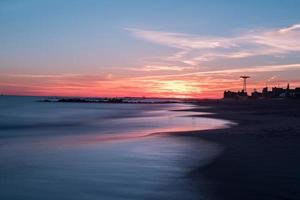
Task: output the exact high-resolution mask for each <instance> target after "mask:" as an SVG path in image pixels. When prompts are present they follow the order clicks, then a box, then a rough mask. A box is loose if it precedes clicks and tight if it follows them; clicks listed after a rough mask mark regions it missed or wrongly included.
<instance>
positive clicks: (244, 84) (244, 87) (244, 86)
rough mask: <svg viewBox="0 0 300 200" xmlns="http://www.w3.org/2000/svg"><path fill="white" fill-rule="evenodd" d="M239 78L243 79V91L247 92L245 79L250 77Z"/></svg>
mask: <svg viewBox="0 0 300 200" xmlns="http://www.w3.org/2000/svg"><path fill="white" fill-rule="evenodd" d="M240 78H242V79H243V91H244V92H247V79H248V78H250V76H240Z"/></svg>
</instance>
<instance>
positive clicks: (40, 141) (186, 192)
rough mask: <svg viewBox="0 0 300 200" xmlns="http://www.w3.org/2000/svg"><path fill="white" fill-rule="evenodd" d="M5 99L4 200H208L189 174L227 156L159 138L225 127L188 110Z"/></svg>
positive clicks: (0, 106)
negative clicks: (199, 166)
mask: <svg viewBox="0 0 300 200" xmlns="http://www.w3.org/2000/svg"><path fill="white" fill-rule="evenodd" d="M38 99H39V98H38V97H0V110H1V113H0V160H1V163H0V199H70V200H73V199H75V200H76V199H105V200H106V199H201V197H203V194H201V192H200V191H199V188H194V187H193V184H192V183H191V180H190V179H189V178H187V174H188V173H189V171H190V170H191V169H193V167H196V166H198V165H199V163H200V164H203V165H205V164H207V163H208V162H210V161H211V160H212V159H213V157H214V156H216V155H217V154H218V152H219V151H220V149H219V148H218V147H217V146H216V145H214V144H211V143H208V142H205V141H201V140H194V139H189V138H187V137H172V136H167V135H159V134H154V135H153V134H152V133H157V132H168V131H186V130H201V129H213V128H224V127H226V126H227V125H228V124H230V123H229V122H227V121H222V120H216V119H208V118H202V117H188V116H187V115H191V114H193V113H190V112H184V111H180V112H178V111H170V110H177V109H187V108H189V107H190V105H184V104H160V105H159V104H155V105H153V104H89V103H87V104H83V103H45V102H37V100H38Z"/></svg>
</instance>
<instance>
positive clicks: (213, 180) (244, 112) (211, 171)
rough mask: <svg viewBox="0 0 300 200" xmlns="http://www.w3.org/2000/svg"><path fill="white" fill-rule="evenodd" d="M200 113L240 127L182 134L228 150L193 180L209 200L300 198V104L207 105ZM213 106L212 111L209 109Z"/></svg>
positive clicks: (192, 176)
mask: <svg viewBox="0 0 300 200" xmlns="http://www.w3.org/2000/svg"><path fill="white" fill-rule="evenodd" d="M197 106H198V107H197V108H195V109H194V111H199V112H203V111H205V112H213V113H215V114H213V115H207V116H206V117H213V118H221V119H227V120H231V121H233V122H236V123H238V125H236V126H233V127H231V128H229V129H220V130H209V131H194V132H190V133H189V134H179V135H180V136H184V137H186V136H188V137H195V138H201V139H205V140H208V141H211V142H215V143H217V144H219V145H220V146H221V147H222V148H223V149H224V150H223V152H222V153H221V154H220V156H218V157H217V158H216V159H215V160H214V161H213V162H211V164H209V165H207V166H205V167H198V168H195V169H194V170H192V171H191V172H190V173H189V175H188V178H190V179H192V181H193V183H194V184H195V185H196V187H198V188H199V190H201V191H202V192H205V193H206V195H205V196H206V198H205V199H226V200H227V199H230V200H234V199H238V200H247V199H272V200H273V199H300V101H299V100H247V101H236V100H232V101H231V100H230V101H224V100H223V101H222V100H212V101H203V102H200V103H199V104H197ZM203 106H208V108H203Z"/></svg>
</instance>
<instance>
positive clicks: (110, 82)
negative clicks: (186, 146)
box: [0, 0, 300, 98]
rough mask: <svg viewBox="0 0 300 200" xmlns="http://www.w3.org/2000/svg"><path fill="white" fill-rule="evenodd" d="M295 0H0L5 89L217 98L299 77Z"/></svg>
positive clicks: (299, 15) (0, 69)
mask: <svg viewBox="0 0 300 200" xmlns="http://www.w3.org/2000/svg"><path fill="white" fill-rule="evenodd" d="M299 10H300V1H298V0H285V1H282V0H264V1H261V0H239V1H238V0H218V1H217V0H123V1H120V0H0V93H3V94H9V95H34V96H36V95H42V96H93V97H123V96H135V97H142V96H144V97H179V98H219V97H221V96H222V95H223V91H224V90H234V91H237V90H241V88H242V80H241V79H240V78H239V77H240V76H241V75H249V76H250V77H251V78H250V79H249V80H248V91H249V92H251V91H252V90H253V89H255V88H256V89H258V90H260V89H261V88H262V87H265V86H268V87H275V86H280V87H285V86H286V85H287V83H290V86H291V87H292V88H294V87H300V12H299Z"/></svg>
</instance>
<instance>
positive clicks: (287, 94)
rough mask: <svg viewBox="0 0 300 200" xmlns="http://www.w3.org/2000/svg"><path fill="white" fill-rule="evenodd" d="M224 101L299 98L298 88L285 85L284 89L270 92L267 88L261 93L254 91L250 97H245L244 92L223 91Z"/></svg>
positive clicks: (274, 89)
mask: <svg viewBox="0 0 300 200" xmlns="http://www.w3.org/2000/svg"><path fill="white" fill-rule="evenodd" d="M224 98H225V99H245V98H251V99H258V98H300V87H297V88H295V89H290V85H289V84H287V87H286V88H280V87H273V88H272V90H271V91H269V90H268V87H265V88H263V89H262V91H261V92H258V91H257V90H256V89H254V91H253V92H252V93H251V96H248V95H247V92H245V91H244V90H242V91H238V92H232V91H229V90H228V91H224Z"/></svg>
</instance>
